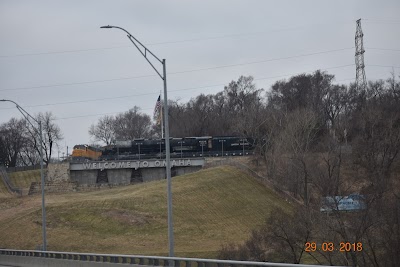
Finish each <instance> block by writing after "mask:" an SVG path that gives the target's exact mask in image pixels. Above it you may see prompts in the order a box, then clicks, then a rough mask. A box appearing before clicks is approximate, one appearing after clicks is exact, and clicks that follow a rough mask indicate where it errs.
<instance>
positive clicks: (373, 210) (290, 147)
mask: <svg viewBox="0 0 400 267" xmlns="http://www.w3.org/2000/svg"><path fill="white" fill-rule="evenodd" d="M333 78H334V77H333V76H332V75H329V74H327V73H323V72H320V71H317V72H315V73H313V74H309V75H307V74H304V75H298V76H294V77H291V78H290V79H288V80H282V81H278V82H276V83H275V84H274V85H273V86H272V88H271V91H270V92H268V94H267V102H266V105H265V106H264V109H263V112H264V113H263V119H264V121H262V122H261V124H262V125H254V126H253V127H258V128H257V130H256V131H255V136H256V137H258V138H259V140H260V139H264V140H265V142H260V143H259V144H258V157H259V159H260V160H261V161H262V162H263V163H265V166H266V168H265V171H264V174H265V176H266V177H267V178H268V179H270V180H271V181H272V182H275V183H276V184H277V185H279V187H280V188H281V189H283V190H285V191H287V192H289V193H290V194H292V195H293V196H294V197H296V198H297V199H298V200H300V202H301V205H299V206H297V207H295V210H294V211H293V212H292V213H289V214H285V213H284V212H283V211H282V210H280V209H279V208H275V209H273V211H272V212H271V216H270V217H269V218H270V219H269V220H268V221H267V222H266V223H265V224H264V225H263V226H262V227H260V228H258V229H254V231H253V232H252V234H251V235H250V238H249V239H248V240H247V241H246V242H244V243H242V244H228V245H225V246H224V247H223V248H222V249H221V253H220V257H221V258H227V259H240V260H260V261H281V262H292V263H301V262H304V260H305V259H308V260H310V259H312V260H313V261H314V262H317V263H319V264H330V265H346V266H347V265H351V266H398V265H400V243H399V242H398V241H399V240H400V187H399V185H400V176H399V172H400V160H399V151H400V83H399V82H398V81H396V77H395V76H394V75H393V74H392V76H391V77H390V78H389V79H387V80H386V81H383V80H379V81H373V82H372V81H370V82H369V83H368V86H367V88H363V89H362V88H357V87H356V85H355V84H350V85H349V86H346V85H334V84H332V81H333ZM355 193H358V194H361V195H362V196H363V197H364V202H365V203H366V208H365V209H363V210H359V211H357V212H351V213H346V212H343V211H337V210H333V211H331V212H329V213H321V212H320V207H321V199H322V198H323V197H327V196H349V195H351V194H355ZM307 242H311V243H312V242H314V243H316V244H319V245H321V244H323V243H325V244H326V243H332V244H334V245H335V246H336V248H337V249H338V250H337V251H336V250H334V251H321V250H316V251H306V243H307ZM341 242H344V243H350V244H356V245H358V246H361V248H362V249H361V250H357V249H350V250H345V251H339V246H340V243H341ZM356 245H354V246H356Z"/></svg>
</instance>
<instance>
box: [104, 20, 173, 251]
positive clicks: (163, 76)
mask: <svg viewBox="0 0 400 267" xmlns="http://www.w3.org/2000/svg"><path fill="white" fill-rule="evenodd" d="M100 28H102V29H111V28H115V29H120V30H122V31H124V32H125V33H126V34H127V37H128V38H129V40H130V41H131V42H132V43H133V45H134V46H135V47H136V48H137V49H138V50H139V52H140V53H141V54H142V56H143V57H144V58H145V59H146V60H147V62H148V63H149V64H150V65H151V67H152V68H153V69H154V70H155V72H157V74H158V76H159V77H160V78H161V80H163V81H164V122H165V125H164V127H165V161H166V164H165V172H166V176H167V206H168V247H169V256H170V257H173V256H174V231H173V220H172V186H171V161H170V144H169V143H170V140H169V122H168V96H167V70H166V68H167V67H166V60H165V59H163V60H161V59H159V58H158V57H157V56H156V55H154V54H153V52H151V51H150V50H149V49H147V47H145V46H144V45H143V44H142V43H141V42H139V40H137V39H136V38H135V37H133V35H132V34H130V33H129V32H128V31H127V30H125V29H124V28H121V27H118V26H111V25H107V26H101V27H100ZM148 56H151V57H152V58H153V59H156V60H157V61H158V62H160V63H161V65H162V67H163V71H162V74H161V73H160V72H159V71H158V70H157V68H156V67H154V65H153V63H152V62H151V61H150V60H149V58H148Z"/></svg>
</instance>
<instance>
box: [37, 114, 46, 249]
mask: <svg viewBox="0 0 400 267" xmlns="http://www.w3.org/2000/svg"><path fill="white" fill-rule="evenodd" d="M39 135H40V138H39V140H40V176H41V181H42V185H41V189H42V234H43V251H46V250H47V238H46V208H45V201H44V172H43V133H42V122H41V121H39Z"/></svg>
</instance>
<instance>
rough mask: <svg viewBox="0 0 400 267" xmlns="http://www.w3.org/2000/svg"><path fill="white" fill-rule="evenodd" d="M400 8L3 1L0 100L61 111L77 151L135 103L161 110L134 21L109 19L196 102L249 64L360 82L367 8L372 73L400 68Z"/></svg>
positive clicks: (245, 1)
mask: <svg viewBox="0 0 400 267" xmlns="http://www.w3.org/2000/svg"><path fill="white" fill-rule="evenodd" d="M399 14H400V1H398V0H393V1H365V0H364V1H352V0H336V1H327V0H326V1H321V0H314V1H305V0H302V1H295V0H292V1H288V0H283V1H282V0H280V1H278V0H275V1H266V0H265V1H264V0H263V1H261V0H242V1H238V0H237V1H234V0H224V1H222V0H221V1H216V0H202V1H161V0H159V1H150V0H143V1H133V0H131V1H128V0H118V1H111V0H108V1H105V0H104V1H99V0H87V1H82V0H80V1H77V0H74V1H71V0H68V1H67V0H65V1H61V0H59V1H55V0H47V1H46V0H36V1H28V0H19V1H15V0H0V38H1V41H0V99H3V98H5V99H11V100H14V101H16V102H17V103H19V104H20V105H21V106H22V107H24V108H25V109H26V110H27V111H28V112H30V113H31V114H36V113H38V112H45V111H51V112H52V113H53V114H54V115H55V116H56V118H57V120H56V123H57V124H58V125H59V126H60V128H61V130H62V132H63V135H64V140H63V141H62V142H61V148H60V149H61V151H65V150H66V146H69V148H70V151H71V148H72V146H73V145H75V144H84V143H89V142H91V140H90V137H89V135H88V127H89V126H90V125H91V124H93V123H96V121H97V120H98V118H99V117H100V116H101V115H104V114H116V113H118V112H123V111H127V110H128V109H130V108H132V107H133V106H135V105H137V106H139V107H140V108H142V111H143V112H146V113H148V114H152V113H153V109H154V105H155V101H156V99H157V97H158V94H159V91H160V90H161V89H162V81H161V79H160V78H159V77H158V76H156V73H155V72H154V70H153V69H152V68H151V67H150V66H149V65H148V63H147V62H146V61H145V59H144V58H142V56H141V55H140V54H139V52H138V51H137V50H136V48H135V47H134V46H133V45H132V44H131V43H130V41H129V40H128V38H127V37H126V35H125V34H124V32H122V31H120V30H117V29H100V28H99V27H100V26H102V25H107V24H110V25H116V26H120V27H123V28H125V29H126V30H128V31H129V32H131V34H132V35H134V36H135V37H136V38H138V39H139V40H140V41H141V42H142V43H144V44H145V45H148V48H149V49H150V50H152V51H153V52H154V53H155V54H156V55H157V56H158V57H159V58H165V59H166V60H167V73H168V79H167V80H168V90H169V98H170V99H173V100H177V99H180V101H182V102H186V101H188V100H189V99H190V98H191V97H195V96H197V95H198V94H200V93H205V94H209V93H216V92H219V91H221V90H222V89H223V85H226V84H228V83H229V82H230V81H232V80H237V79H238V77H239V76H240V75H252V76H254V78H255V80H256V84H257V86H258V87H259V88H264V89H266V90H269V88H270V86H271V84H272V83H274V82H275V81H277V80H279V79H283V78H287V77H290V76H292V75H295V74H299V73H304V72H307V73H309V72H312V71H314V70H316V69H322V70H327V71H328V72H329V73H331V74H334V75H335V76H336V82H338V83H346V84H348V83H350V82H352V81H354V78H355V66H354V65H353V64H354V52H355V50H354V35H355V29H356V22H355V21H356V19H358V18H362V28H363V32H364V46H365V48H366V49H365V50H366V53H365V64H366V75H367V79H370V80H373V79H386V78H388V77H389V75H390V72H391V71H392V68H391V67H384V66H394V71H395V73H397V74H398V73H399V72H400V63H399V59H400V30H399V29H400V18H399ZM272 59H274V60H272ZM250 63H251V64H250ZM378 65H379V66H378ZM104 98H108V99H107V100H100V99H104ZM94 100H97V101H94ZM11 117H20V114H19V112H18V110H17V109H15V108H13V106H12V105H11V104H10V103H4V102H0V123H4V122H6V121H8V120H9V119H10V118H11Z"/></svg>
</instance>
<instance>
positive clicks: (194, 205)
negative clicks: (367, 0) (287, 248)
mask: <svg viewBox="0 0 400 267" xmlns="http://www.w3.org/2000/svg"><path fill="white" fill-rule="evenodd" d="M172 187H173V216H174V217H173V219H174V233H175V251H176V255H177V256H188V257H213V256H215V255H216V253H217V251H218V250H219V249H220V246H221V244H224V243H226V242H242V241H244V240H245V239H246V238H247V236H248V235H249V233H250V231H251V229H253V228H254V227H256V226H258V225H260V224H262V223H263V222H264V220H265V218H266V217H267V216H268V214H269V211H270V210H271V209H272V208H273V207H275V206H281V207H282V208H284V209H286V210H288V211H290V210H291V209H292V208H291V206H290V205H289V204H288V203H286V202H285V201H284V200H282V199H281V198H279V197H278V196H277V195H276V194H274V193H273V192H272V191H271V190H269V189H268V188H266V187H265V186H263V185H262V184H260V183H258V182H257V181H256V180H254V179H253V178H252V177H250V176H247V175H246V174H245V173H243V172H241V171H240V170H238V169H236V168H234V167H226V166H222V167H217V168H210V169H206V170H202V171H199V172H197V173H192V174H189V175H183V176H179V177H175V178H173V181H172ZM15 201H21V198H20V199H19V200H15ZM46 203H47V204H46V205H47V225H48V232H47V235H48V249H49V250H59V251H81V252H84V251H87V252H98V253H123V254H152V255H154V254H163V255H166V254H167V251H168V249H167V244H168V242H167V212H166V211H167V201H166V181H165V180H163V181H157V182H151V183H144V184H139V185H132V186H126V187H120V188H114V189H108V190H101V191H96V192H88V193H68V194H62V195H60V194H58V195H54V194H53V195H48V196H47V198H46ZM40 243H41V209H40V196H30V197H25V198H23V199H22V201H21V202H20V203H18V204H15V203H14V204H13V203H9V205H3V206H1V205H0V247H7V248H19V249H34V248H35V247H36V246H37V245H38V244H40Z"/></svg>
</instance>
